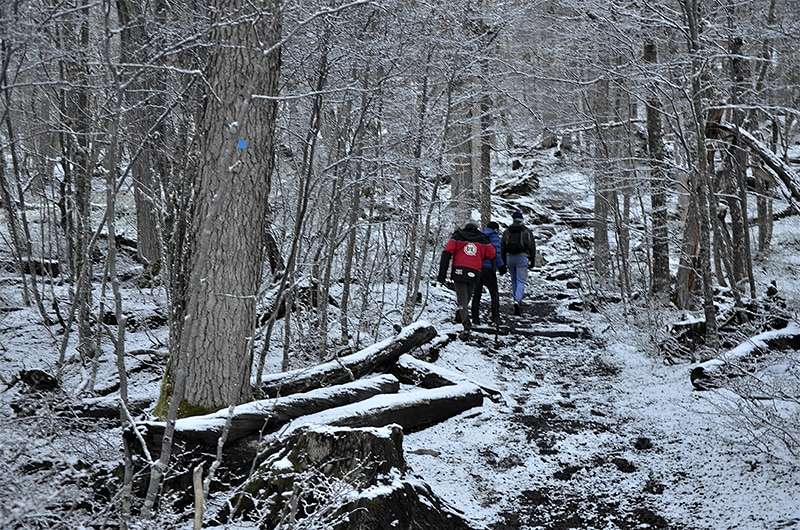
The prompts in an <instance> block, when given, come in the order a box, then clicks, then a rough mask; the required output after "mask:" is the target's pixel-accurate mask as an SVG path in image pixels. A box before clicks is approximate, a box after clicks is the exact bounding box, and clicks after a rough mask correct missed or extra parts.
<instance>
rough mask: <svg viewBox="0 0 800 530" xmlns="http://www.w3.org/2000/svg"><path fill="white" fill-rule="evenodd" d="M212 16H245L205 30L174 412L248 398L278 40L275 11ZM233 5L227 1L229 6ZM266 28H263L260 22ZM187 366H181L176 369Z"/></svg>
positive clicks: (244, 9) (224, 11) (239, 9)
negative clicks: (204, 84)
mask: <svg viewBox="0 0 800 530" xmlns="http://www.w3.org/2000/svg"><path fill="white" fill-rule="evenodd" d="M218 4H219V5H217V6H216V8H215V9H213V11H212V12H213V13H214V14H215V16H217V17H222V16H225V17H227V16H232V15H234V14H241V15H242V16H244V20H241V21H238V22H237V23H233V24H220V25H218V26H216V27H215V28H214V29H213V30H212V36H211V41H212V43H213V44H214V46H213V47H212V49H211V52H210V55H209V60H208V64H207V67H206V79H207V81H208V84H209V95H208V97H207V100H206V106H205V109H204V111H203V115H202V118H201V120H200V123H199V125H198V136H199V143H200V153H201V157H202V159H201V161H200V164H199V174H198V175H197V178H196V181H195V185H194V195H195V204H194V210H193V216H192V221H191V225H190V227H189V234H190V235H189V237H190V239H191V241H192V244H193V251H192V255H191V256H190V258H189V260H190V261H189V263H190V265H189V283H188V287H187V294H186V298H187V303H186V317H185V322H184V323H183V329H182V332H181V343H180V351H179V354H178V355H174V354H173V359H174V360H175V361H177V363H176V364H177V365H176V364H173V367H174V368H176V369H175V371H174V373H175V374H176V376H177V377H178V378H180V375H179V374H180V371H181V370H185V386H184V389H183V390H184V392H183V394H182V395H181V393H180V392H178V386H180V385H178V384H176V393H177V394H178V395H177V396H175V397H176V398H177V399H179V400H181V405H182V406H181V409H180V411H179V414H180V415H191V414H192V413H197V412H199V411H209V410H216V409H219V408H222V407H224V406H226V405H228V403H230V402H242V401H245V400H247V398H248V397H249V395H250V371H251V351H252V345H251V341H252V337H253V333H254V325H255V305H256V296H257V294H258V290H259V286H260V280H261V273H262V266H263V262H264V256H263V245H264V233H265V223H266V213H267V194H268V191H269V188H270V178H271V175H272V167H273V155H274V144H273V142H274V128H275V118H276V111H277V105H276V103H275V101H259V100H255V99H253V97H252V96H253V95H254V94H265V95H268V96H274V95H276V93H277V91H278V77H279V72H280V53H279V49H275V50H271V51H270V53H268V54H265V53H264V50H265V49H269V48H270V47H272V46H274V45H276V43H277V42H278V39H279V38H280V25H279V23H278V19H279V17H278V14H277V13H275V12H273V13H271V17H270V18H271V27H270V26H267V22H265V21H268V20H270V19H269V18H266V17H265V16H264V13H261V12H248V10H249V9H251V8H250V4H248V3H246V2H244V1H234V2H220V3H218ZM231 4H232V5H231ZM265 26H266V27H265ZM184 363H185V366H181V365H183V364H184Z"/></svg>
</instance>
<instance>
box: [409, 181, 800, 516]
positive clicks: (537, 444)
mask: <svg viewBox="0 0 800 530" xmlns="http://www.w3.org/2000/svg"><path fill="white" fill-rule="evenodd" d="M539 179H540V184H541V188H542V189H543V190H544V193H545V197H553V194H552V192H550V193H548V189H549V190H557V189H565V188H566V189H569V190H570V197H569V199H570V201H574V202H573V207H574V209H579V208H580V207H581V205H583V206H585V205H586V202H587V201H586V195H587V191H588V190H587V188H585V187H584V188H581V187H580V179H579V178H576V176H575V174H574V173H571V172H568V173H566V174H559V173H558V172H557V171H553V172H551V173H550V174H549V176H547V177H541V176H540V177H539ZM584 182H586V181H584ZM581 191H583V193H581ZM576 204H577V206H576ZM559 206H561V207H563V206H564V204H559ZM534 230H535V231H536V228H534ZM542 234H543V232H542V231H538V233H537V237H540V238H541V236H542ZM588 237H590V232H589V230H588V229H578V230H565V229H564V228H561V229H560V230H557V231H556V232H555V234H554V237H549V239H548V240H547V241H546V242H545V243H544V244H542V245H540V247H541V252H542V253H543V254H544V255H545V257H547V258H549V260H550V263H549V264H545V265H544V266H542V267H539V268H537V269H536V272H535V273H533V274H532V275H531V278H530V281H529V284H530V286H529V290H528V293H527V295H526V300H527V311H526V313H525V314H524V315H523V317H513V316H510V315H511V308H510V305H509V304H506V306H505V307H503V309H502V312H503V320H504V325H503V326H502V328H501V334H500V335H499V336H496V335H494V334H493V333H491V332H490V331H491V330H488V329H483V330H482V331H477V332H473V333H472V335H471V337H470V338H469V339H467V340H465V341H457V342H453V343H451V344H450V345H448V347H447V348H446V349H445V350H444V351H443V352H442V354H441V358H440V359H439V361H438V363H439V364H442V365H443V366H446V367H448V368H450V369H453V370H460V371H462V372H464V373H465V374H466V375H467V376H468V377H469V378H471V379H473V380H475V381H477V382H480V383H481V384H485V385H489V386H494V387H495V388H498V389H500V390H501V391H502V393H503V396H504V399H505V402H501V403H492V402H489V401H487V402H485V404H484V407H483V408H482V409H481V410H475V411H468V412H466V413H464V414H463V415H462V416H461V417H460V418H456V419H453V420H450V421H448V422H445V423H443V424H441V425H438V426H436V427H433V428H430V429H427V430H425V431H423V432H420V433H417V434H411V435H409V436H407V438H406V442H405V447H406V451H407V453H408V455H409V456H408V459H409V462H410V464H411V466H412V468H413V469H415V470H416V471H417V472H418V473H419V474H420V475H422V476H423V477H424V478H425V479H426V480H428V481H429V482H430V483H431V485H432V486H433V488H434V490H435V491H436V492H437V493H439V494H440V495H441V496H442V497H444V498H445V499H446V500H448V501H449V502H450V503H451V504H452V505H453V506H456V507H458V508H459V509H461V510H463V511H464V512H465V513H466V514H467V515H468V516H469V517H470V518H471V519H472V520H474V521H478V522H480V523H482V524H484V525H486V527H487V528H489V529H490V530H522V529H525V530H528V529H553V530H555V529H563V528H594V529H615V528H619V529H623V530H627V529H640V528H656V529H663V528H674V529H698V530H699V529H727V528H742V529H762V528H763V529H779V528H800V468H798V466H797V462H796V461H795V462H794V465H792V464H789V463H786V462H785V461H783V460H779V459H776V458H772V457H771V456H770V455H766V454H764V453H762V452H759V451H757V450H756V448H755V447H754V446H753V445H752V444H749V443H748V442H747V439H746V437H745V436H744V430H743V429H742V426H743V425H742V421H743V420H742V419H741V418H737V417H736V416H726V415H725V414H720V412H721V411H724V410H727V409H726V400H729V399H731V400H735V399H738V398H736V397H735V396H733V395H732V394H730V393H726V392H725V391H724V390H723V391H720V392H698V391H695V390H694V389H693V387H692V385H691V382H690V379H689V369H690V367H691V366H692V365H690V364H688V363H683V364H675V365H668V364H666V363H665V362H664V360H663V356H662V355H661V354H660V353H659V352H658V351H657V347H656V343H657V341H658V339H659V337H661V338H663V335H661V334H662V333H663V332H664V331H665V330H666V325H667V324H668V323H669V322H673V321H675V320H677V319H679V318H680V317H681V316H682V315H681V314H680V313H678V312H675V311H673V312H666V313H663V312H658V311H652V312H646V313H647V314H644V313H645V312H644V311H641V310H640V309H634V310H633V311H632V312H629V314H627V315H625V314H624V313H625V308H624V306H623V305H622V304H621V303H616V304H614V303H612V304H608V305H605V306H604V307H602V308H601V309H600V310H599V311H598V312H590V311H581V312H576V311H570V310H569V309H568V307H569V305H570V304H571V303H574V302H575V301H576V300H584V299H585V298H586V297H587V295H588V293H587V290H585V289H582V288H581V287H578V289H575V287H576V286H578V282H579V279H578V277H579V276H580V271H581V269H585V268H587V266H588V263H587V260H588V259H589V258H588V255H587V254H586V253H583V252H581V251H580V241H581V238H588ZM774 238H775V241H774V243H773V249H774V250H773V251H772V253H771V254H770V255H769V258H768V260H767V259H758V260H756V265H755V267H756V274H757V276H758V279H759V282H760V284H762V286H763V285H766V283H768V282H769V281H771V280H773V279H775V280H777V284H778V288H779V290H780V292H781V293H782V294H783V295H784V296H785V297H786V298H787V299H788V300H789V304H790V306H792V307H791V308H792V309H793V310H794V311H797V310H798V304H800V296H798V294H799V293H798V288H800V282H797V281H796V280H795V278H797V277H800V258H798V256H800V252H798V250H800V230H797V220H796V219H787V220H785V221H781V222H779V223H777V224H776V227H775V235H774ZM568 240H569V241H570V242H571V244H567V241H568ZM576 243H577V245H576ZM507 283H508V280H507V279H503V280H502V282H501V299H503V300H509V299H510V295H509V293H508V285H507ZM504 284H506V285H505V287H506V289H505V292H503V285H504ZM431 298H432V299H433V301H432V302H431V303H430V304H429V305H430V306H431V309H430V310H429V311H428V312H427V313H426V316H428V317H430V318H431V319H432V320H434V321H435V320H437V318H438V319H439V320H440V321H441V322H442V324H441V325H440V327H444V326H447V325H448V324H445V322H446V321H447V320H448V319H449V318H450V317H449V313H448V312H449V311H451V308H452V307H453V305H454V301H453V300H452V295H451V293H449V292H447V291H437V292H436V293H435V294H434V295H432V297H431ZM486 298H488V295H487V294H485V293H484V299H486ZM483 311H484V313H486V312H488V306H486V305H485V304H484V308H483ZM442 313H444V314H445V315H444V316H443V315H442ZM795 314H796V313H795ZM451 326H452V324H451ZM570 327H573V328H574V329H576V330H577V331H582V330H583V331H585V332H584V333H578V336H575V337H569V336H564V337H555V338H553V337H543V336H536V335H538V334H559V333H553V330H561V331H562V333H561V334H563V335H569V333H568V330H569V328H570ZM507 328H512V329H511V330H508V329H507ZM547 330H550V332H548V331H547ZM487 331H489V332H488V333H487ZM503 331H510V333H508V334H505V335H504V334H502V332H503Z"/></svg>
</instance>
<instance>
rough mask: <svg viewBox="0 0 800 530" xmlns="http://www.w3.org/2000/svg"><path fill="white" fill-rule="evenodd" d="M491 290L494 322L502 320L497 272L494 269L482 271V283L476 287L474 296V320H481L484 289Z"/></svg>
mask: <svg viewBox="0 0 800 530" xmlns="http://www.w3.org/2000/svg"><path fill="white" fill-rule="evenodd" d="M484 287H486V288H487V289H488V290H489V297H490V298H491V316H492V320H493V321H497V320H499V319H500V293H499V292H498V290H497V272H495V270H494V269H483V270H482V271H481V281H480V283H478V285H476V286H475V292H474V293H473V295H472V320H480V308H481V294H483V288H484Z"/></svg>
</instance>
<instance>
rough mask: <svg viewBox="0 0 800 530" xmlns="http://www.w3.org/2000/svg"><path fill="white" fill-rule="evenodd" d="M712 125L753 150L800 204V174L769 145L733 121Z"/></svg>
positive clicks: (794, 200) (711, 125)
mask: <svg viewBox="0 0 800 530" xmlns="http://www.w3.org/2000/svg"><path fill="white" fill-rule="evenodd" d="M709 126H710V127H712V128H715V129H719V130H720V131H723V132H725V133H728V134H730V135H733V136H736V137H737V138H739V140H741V141H742V143H744V144H745V145H747V147H749V148H750V149H752V150H753V152H754V153H756V154H757V155H758V156H759V158H761V160H763V161H764V164H765V165H766V166H767V167H768V168H769V169H771V170H772V173H774V175H775V177H777V180H778V182H779V183H780V184H783V185H784V186H785V187H786V189H787V190H788V191H789V194H790V195H791V197H792V201H793V202H795V203H797V204H800V175H798V174H797V173H795V172H794V170H792V168H791V167H789V165H788V164H787V163H786V162H784V161H783V160H781V159H780V158H779V157H778V156H777V155H775V153H773V152H772V151H771V150H770V149H769V147H767V146H766V145H764V144H763V143H762V142H760V141H759V140H758V139H757V138H756V137H755V136H753V135H752V134H750V133H749V132H747V131H745V130H744V129H742V128H741V127H736V126H734V125H733V124H731V123H726V122H721V123H713V124H709Z"/></svg>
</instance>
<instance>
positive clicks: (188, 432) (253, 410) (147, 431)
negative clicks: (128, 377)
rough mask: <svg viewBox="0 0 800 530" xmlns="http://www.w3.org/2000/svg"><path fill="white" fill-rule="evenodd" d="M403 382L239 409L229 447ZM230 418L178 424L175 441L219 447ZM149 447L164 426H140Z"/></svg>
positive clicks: (340, 388)
mask: <svg viewBox="0 0 800 530" xmlns="http://www.w3.org/2000/svg"><path fill="white" fill-rule="evenodd" d="M399 389H400V382H399V381H398V380H397V379H396V378H395V377H394V376H391V375H379V376H375V377H371V378H368V379H361V380H357V381H354V382H352V383H347V384H344V385H337V386H332V387H328V388H321V389H316V390H312V391H310V392H305V393H301V394H294V395H291V396H286V397H281V398H273V399H264V400H260V401H253V402H251V403H245V404H243V405H238V406H237V407H236V408H235V409H234V411H233V417H232V418H231V425H230V429H229V431H228V437H227V439H226V443H228V444H230V443H231V442H234V441H236V440H239V439H241V438H244V437H246V436H250V435H257V434H258V433H262V432H263V433H272V432H275V431H276V430H278V429H279V428H281V427H282V426H284V425H286V424H287V423H289V422H290V421H291V420H294V419H295V418H300V417H302V416H306V415H308V414H314V413H318V412H321V411H324V410H326V409H331V408H335V407H341V406H343V405H349V404H352V403H356V402H359V401H362V400H365V399H368V398H371V397H373V396H377V395H378V394H387V393H395V392H397V391H398V390H399ZM227 418H228V409H223V410H220V411H218V412H214V413H212V414H206V415H204V416H193V417H190V418H182V419H179V420H177V421H176V422H175V438H176V439H177V440H181V441H188V442H193V443H198V444H202V445H205V446H209V447H215V446H216V444H217V441H218V440H219V437H220V436H221V435H222V431H223V429H224V428H225V424H226V421H227ZM137 426H138V428H139V430H140V432H142V435H143V438H144V439H145V441H146V442H147V445H148V446H149V447H151V448H152V449H153V450H157V448H158V446H159V445H160V443H161V438H162V437H163V436H164V427H165V423H164V422H142V423H139V424H137Z"/></svg>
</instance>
